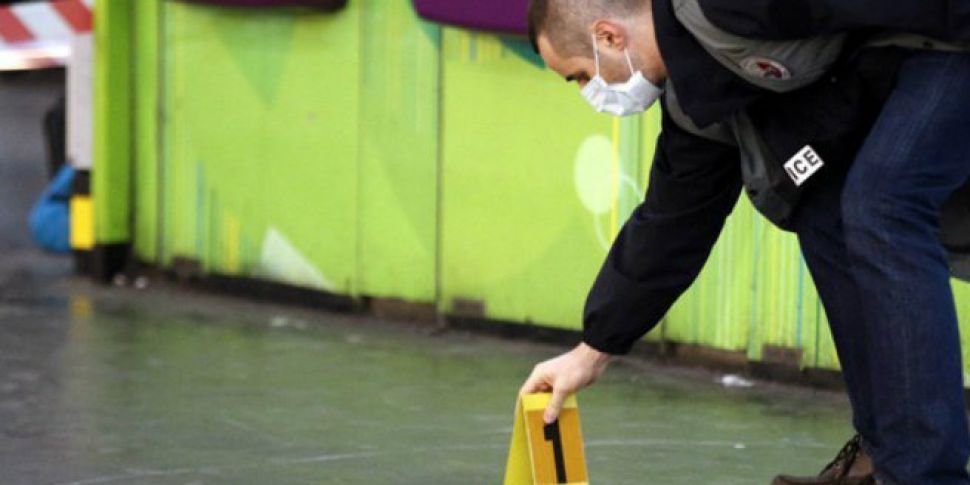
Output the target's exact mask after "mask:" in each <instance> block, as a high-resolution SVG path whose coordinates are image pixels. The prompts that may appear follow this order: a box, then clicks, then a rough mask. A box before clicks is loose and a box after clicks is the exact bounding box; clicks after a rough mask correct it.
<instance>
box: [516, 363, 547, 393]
mask: <svg viewBox="0 0 970 485" xmlns="http://www.w3.org/2000/svg"><path fill="white" fill-rule="evenodd" d="M550 388H551V386H550V385H549V383H548V382H546V376H545V374H544V373H543V372H542V370H541V369H540V368H539V366H536V368H535V369H533V370H532V374H530V375H529V378H528V379H526V380H525V384H523V385H522V388H521V389H519V395H520V396H524V395H526V394H532V393H535V392H543V391H548V390H549V389H550Z"/></svg>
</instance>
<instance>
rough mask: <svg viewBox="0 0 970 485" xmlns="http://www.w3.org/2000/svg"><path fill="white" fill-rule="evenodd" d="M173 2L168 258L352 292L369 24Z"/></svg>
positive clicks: (352, 11)
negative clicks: (362, 53) (364, 35)
mask: <svg viewBox="0 0 970 485" xmlns="http://www.w3.org/2000/svg"><path fill="white" fill-rule="evenodd" d="M352 5H353V7H351V8H349V9H347V10H346V11H344V12H342V13H341V14H340V15H336V16H330V15H320V14H316V13H310V12H306V11H297V12H291V11H285V12H276V11H272V12H267V13H264V14H260V15H253V14H252V13H251V12H249V11H245V10H241V11H236V10H223V9H218V8H210V7H199V6H194V5H187V4H183V3H178V2H167V3H166V4H165V8H166V10H167V12H166V19H167V21H166V25H165V29H166V33H165V35H166V66H165V67H166V69H167V70H168V72H167V73H166V77H167V83H168V85H167V86H166V97H167V100H166V105H167V107H168V116H166V118H165V128H164V129H165V134H166V137H167V140H166V141H165V144H166V151H167V153H166V161H165V163H166V168H165V172H166V182H165V187H166V191H167V192H166V194H165V198H166V216H167V217H166V218H165V229H164V230H165V234H166V244H167V245H168V246H169V247H168V248H166V253H167V256H169V257H174V256H182V257H189V258H194V259H198V260H200V261H201V262H202V263H203V264H204V267H205V269H206V270H208V271H213V272H219V273H224V274H247V275H263V276H266V277H269V278H273V279H277V280H281V281H285V282H289V283H294V284H301V285H305V286H311V287H314V288H318V289H324V290H329V291H335V292H340V293H354V292H355V291H356V288H355V282H356V279H357V269H356V264H355V260H356V256H357V254H356V250H357V231H356V221H357V220H358V213H357V207H358V205H357V203H356V201H357V197H358V186H357V179H358V136H357V135H358V125H359V119H358V117H357V113H358V100H359V96H358V93H359V92H360V82H359V81H360V79H359V71H358V69H356V66H357V64H358V59H359V55H358V52H359V42H358V41H359V38H360V36H359V28H358V27H359V22H360V13H359V9H358V8H357V5H359V4H357V3H354V4H352Z"/></svg>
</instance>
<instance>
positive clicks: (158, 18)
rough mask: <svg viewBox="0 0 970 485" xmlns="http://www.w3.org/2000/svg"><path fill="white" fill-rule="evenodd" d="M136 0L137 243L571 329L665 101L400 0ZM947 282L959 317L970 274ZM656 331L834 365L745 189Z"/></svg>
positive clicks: (288, 278) (632, 196) (633, 190)
mask: <svg viewBox="0 0 970 485" xmlns="http://www.w3.org/2000/svg"><path fill="white" fill-rule="evenodd" d="M143 5H147V7H142V6H143ZM155 7H157V8H155ZM139 8H145V9H146V10H145V11H141V10H138V11H136V12H135V15H134V16H133V17H132V19H133V22H135V23H136V25H137V26H138V30H137V33H136V36H135V40H136V44H135V45H136V50H137V52H138V53H139V55H140V57H138V58H136V59H137V60H136V61H135V80H134V86H135V89H136V90H135V93H136V96H135V98H136V99H135V101H136V102H135V110H136V113H135V115H134V120H135V123H134V130H135V132H136V133H137V140H136V143H135V145H134V151H135V158H136V160H135V163H134V167H135V181H136V182H135V183H136V190H135V199H134V200H135V201H136V203H135V210H136V215H135V218H134V229H135V248H136V251H137V254H138V255H139V257H140V258H142V259H144V260H146V261H150V262H155V263H157V264H160V265H162V266H167V265H170V264H171V263H172V261H173V258H175V257H185V258H191V259H195V260H198V261H201V262H202V263H203V265H204V268H205V270H207V271H210V272H214V273H220V274H230V275H245V276H251V277H258V278H266V279H270V280H273V281H281V282H287V283H292V284H297V285H302V286H308V287H312V288H317V289H323V290H328V291H332V292H336V293H340V294H345V295H351V296H355V297H361V296H380V297H396V298H402V299H405V300H411V301H418V302H427V303H434V304H436V305H437V306H438V308H439V309H440V310H441V311H442V312H445V313H450V312H453V311H456V310H461V311H466V310H467V308H468V307H467V306H466V305H462V304H460V303H462V302H468V301H472V302H481V303H482V304H483V307H484V309H485V316H487V317H489V318H492V319H496V320H508V321H514V322H531V323H535V324H539V325H548V326H555V327H562V328H579V326H580V318H581V310H582V305H583V301H584V299H585V296H586V292H587V291H588V287H589V284H590V283H591V281H592V279H593V276H594V275H595V273H596V271H597V270H598V268H599V265H600V263H601V261H602V260H603V258H604V257H605V255H606V251H607V248H608V245H609V242H610V241H611V240H612V239H613V237H614V235H615V234H616V232H617V231H618V229H619V227H620V225H621V224H622V223H623V221H624V220H625V218H626V217H627V215H628V214H629V213H630V212H631V211H632V209H633V208H634V207H635V206H636V205H637V204H638V203H639V201H640V199H641V197H642V194H643V192H644V189H645V186H646V184H647V176H648V173H649V166H650V160H651V158H652V155H653V150H652V148H653V141H654V139H655V137H656V136H657V133H658V130H659V126H658V113H657V112H656V111H653V112H651V113H650V114H648V115H646V116H643V117H641V118H637V119H624V120H622V121H620V120H616V119H613V118H610V117H606V116H602V115H598V114H594V113H592V112H591V111H590V110H589V108H588V107H587V106H586V105H585V103H584V102H583V101H582V99H581V98H580V97H579V96H578V95H577V93H576V91H575V87H570V86H568V85H566V83H562V82H560V81H558V80H557V78H556V77H555V76H554V75H553V74H552V73H551V72H549V71H548V70H546V69H544V68H543V67H542V66H541V64H540V63H539V61H538V60H537V59H536V57H535V55H534V54H532V53H531V50H530V49H529V47H528V45H527V44H526V43H525V42H524V41H522V40H521V39H512V38H504V37H499V36H494V35H487V34H479V33H472V32H468V31H463V30H458V29H453V28H444V29H442V28H439V27H437V26H434V25H432V24H429V23H426V22H422V21H419V20H418V19H417V18H416V17H415V16H414V13H413V12H412V11H411V8H410V6H409V2H385V1H382V0H357V1H352V2H351V4H350V7H349V8H348V9H347V10H345V11H343V12H341V13H339V14H337V15H332V16H331V15H321V14H314V13H309V12H306V11H288V10H284V11H274V12H265V11H263V12H261V13H258V14H255V13H252V12H247V11H238V10H232V11H230V10H221V9H216V8H210V7H200V6H195V5H188V4H184V3H178V2H163V3H161V4H159V3H158V2H157V1H155V0H152V1H146V2H145V3H143V4H142V3H140V4H139ZM146 59H154V60H155V61H156V62H155V64H152V63H151V62H147V61H146ZM99 92H100V91H99ZM105 109H108V107H106V106H104V105H99V110H105ZM99 115H100V116H101V118H99V119H101V120H102V122H104V120H105V119H106V116H105V114H104V113H100V114H99ZM113 173H115V172H113ZM956 294H957V298H958V302H959V307H960V312H961V315H962V316H963V318H962V323H963V325H964V326H967V325H970V320H968V318H970V288H968V286H967V285H964V284H958V287H957V289H956ZM456 302H458V303H459V305H457V306H456ZM648 338H650V339H654V340H656V339H660V338H665V339H669V340H672V341H676V342H681V343H690V344H698V345H701V346H705V347H711V348H716V349H723V350H729V351H738V352H743V353H745V354H746V355H747V356H748V357H749V358H751V359H755V360H757V359H760V358H761V354H762V349H763V348H764V346H765V345H772V346H780V347H796V348H801V349H802V350H803V354H802V356H803V357H802V364H803V365H804V366H808V367H816V366H817V367H826V368H835V367H837V365H838V364H837V359H836V357H835V353H834V349H833V345H832V342H831V337H830V334H829V331H828V328H827V325H826V322H825V317H824V312H822V311H821V308H820V305H819V303H818V298H817V296H816V294H815V291H814V288H813V286H812V283H811V278H810V277H809V275H808V272H807V271H806V269H805V267H804V263H803V262H802V260H801V256H800V253H799V251H798V247H797V244H796V241H795V240H794V238H793V237H792V236H790V235H787V234H783V233H781V232H780V231H778V230H776V229H774V228H772V227H770V225H769V224H768V223H767V222H765V221H764V220H763V219H761V218H760V217H759V216H757V214H756V213H755V212H754V210H753V209H752V208H751V206H750V204H749V203H748V202H747V201H746V200H742V201H741V202H740V203H739V205H738V208H737V210H736V211H735V213H734V214H733V215H732V216H731V217H730V219H729V221H728V224H727V226H726V229H725V233H724V235H723V237H722V238H721V240H720V242H719V243H718V244H717V246H716V248H715V251H714V253H713V255H712V257H711V260H710V261H709V263H708V264H707V266H706V267H705V269H704V271H703V273H702V276H701V278H700V279H699V281H698V282H697V284H695V285H694V286H693V287H692V289H691V290H690V291H689V292H688V293H687V294H686V295H685V296H684V298H682V299H681V300H680V301H679V302H678V303H677V304H676V305H675V307H674V309H673V310H672V311H671V312H670V314H669V315H668V316H667V318H666V319H665V320H664V322H663V323H662V325H661V327H660V328H659V329H658V330H657V331H656V332H654V333H653V334H652V335H651V336H649V337H648ZM968 347H970V345H965V348H968Z"/></svg>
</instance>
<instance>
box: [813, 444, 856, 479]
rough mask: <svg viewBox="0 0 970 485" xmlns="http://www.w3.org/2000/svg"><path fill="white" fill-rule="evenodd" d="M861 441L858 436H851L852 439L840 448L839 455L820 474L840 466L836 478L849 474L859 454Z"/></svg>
mask: <svg viewBox="0 0 970 485" xmlns="http://www.w3.org/2000/svg"><path fill="white" fill-rule="evenodd" d="M861 441H862V438H861V437H860V436H859V435H855V436H853V437H852V439H851V440H849V442H848V443H846V444H845V446H843V447H842V449H841V450H840V451H839V454H838V455H836V456H835V459H834V460H832V462H831V463H829V464H828V465H826V466H825V469H823V470H822V473H825V472H827V471H829V470H832V469H833V468H835V467H838V466H841V467H842V469H841V470H839V477H838V478H839V479H842V478H845V476H846V475H848V474H849V469H851V468H852V463H853V462H854V461H855V457H856V455H858V454H859V450H860V449H861V448H862V445H861Z"/></svg>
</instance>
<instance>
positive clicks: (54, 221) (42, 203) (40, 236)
mask: <svg viewBox="0 0 970 485" xmlns="http://www.w3.org/2000/svg"><path fill="white" fill-rule="evenodd" d="M73 182H74V169H73V168H71V167H69V166H66V165H65V166H64V167H62V168H61V170H60V171H59V172H57V175H56V176H55V177H54V180H52V181H51V183H50V185H48V186H47V188H46V189H45V190H44V193H43V194H41V197H40V200H39V201H37V203H36V204H34V208H33V209H31V211H30V220H29V222H28V223H29V225H30V234H31V236H32V237H33V238H34V242H35V243H37V245H38V246H40V247H42V248H44V249H46V250H48V251H52V252H55V253H69V252H71V242H70V239H71V223H70V200H71V184H72V183H73Z"/></svg>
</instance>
